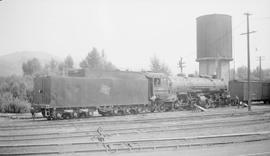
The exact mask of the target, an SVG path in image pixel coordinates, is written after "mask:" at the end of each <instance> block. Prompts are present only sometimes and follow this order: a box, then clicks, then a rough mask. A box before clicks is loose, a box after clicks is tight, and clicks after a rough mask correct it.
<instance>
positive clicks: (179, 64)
mask: <svg viewBox="0 0 270 156" xmlns="http://www.w3.org/2000/svg"><path fill="white" fill-rule="evenodd" d="M184 64H185V62H183V58H182V57H180V61H179V63H178V66H179V68H180V70H181V73H183V68H185V66H184Z"/></svg>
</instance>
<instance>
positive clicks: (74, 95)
mask: <svg viewBox="0 0 270 156" xmlns="http://www.w3.org/2000/svg"><path fill="white" fill-rule="evenodd" d="M225 91H226V85H225V83H224V81H222V80H218V79H212V78H209V77H184V76H176V77H172V76H167V75H165V74H162V73H152V72H127V71H108V72H104V71H102V72H101V71H91V72H89V73H88V74H84V75H83V76H81V75H80V76H71V77H70V76H69V77H59V76H42V77H36V78H35V79H34V104H33V107H34V109H36V110H39V111H41V112H42V114H43V116H44V117H46V118H47V119H62V118H77V117H89V116H92V115H93V114H94V112H96V111H98V113H99V114H101V115H104V116H105V115H124V114H137V113H146V112H163V111H171V110H183V109H194V105H201V106H202V107H211V106H212V107H215V106H216V105H218V104H220V103H221V99H222V96H223V94H224V93H225Z"/></svg>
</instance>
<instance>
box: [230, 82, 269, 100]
mask: <svg viewBox="0 0 270 156" xmlns="http://www.w3.org/2000/svg"><path fill="white" fill-rule="evenodd" d="M247 87H248V82H247V81H244V80H232V81H229V91H230V94H231V95H233V96H237V97H238V98H239V100H240V101H242V102H247V101H248V89H247ZM250 98H251V101H263V102H264V103H269V102H270V81H251V82H250Z"/></svg>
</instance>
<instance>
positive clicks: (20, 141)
mask: <svg viewBox="0 0 270 156" xmlns="http://www.w3.org/2000/svg"><path fill="white" fill-rule="evenodd" d="M268 123H270V118H261V119H252V120H234V121H231V120H228V121H219V122H216V121H214V122H213V121H211V122H204V123H192V124H177V125H175V124H172V125H165V126H164V125H159V126H147V127H134V128H107V129H104V130H105V132H106V134H107V135H109V136H118V135H130V134H149V133H150V134H152V133H163V132H165V133H168V132H178V133H179V132H183V131H187V130H193V129H196V130H203V129H207V128H223V127H226V128H229V127H242V126H248V125H261V124H268ZM95 136H97V131H96V130H82V131H75V132H66V133H64V132H63V133H54V132H53V133H41V134H26V135H25V134H19V135H0V142H5V144H9V146H6V145H4V146H2V145H1V143H0V148H8V147H13V146H16V147H24V146H25V145H27V146H28V145H34V144H35V145H36V144H37V142H38V141H39V140H42V141H43V142H46V143H48V142H50V141H54V140H56V139H63V141H65V142H70V143H72V142H76V141H77V142H82V141H84V140H85V139H86V138H87V139H88V138H91V137H95ZM70 139H72V140H70ZM81 139H82V140H81ZM78 140H79V141H78ZM35 141H37V142H35ZM46 143H45V144H44V143H43V144H42V145H44V146H47V145H46ZM39 144H40V143H39ZM42 145H40V146H42Z"/></svg>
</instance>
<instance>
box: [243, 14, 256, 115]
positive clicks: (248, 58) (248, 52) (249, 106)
mask: <svg viewBox="0 0 270 156" xmlns="http://www.w3.org/2000/svg"><path fill="white" fill-rule="evenodd" d="M244 15H246V16H247V32H246V33H243V34H241V35H247V63H248V73H247V75H248V111H251V100H250V49H249V34H251V33H255V31H252V32H250V31H249V16H250V15H251V14H250V13H244Z"/></svg>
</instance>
